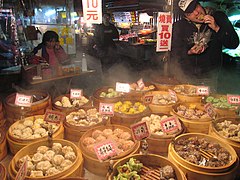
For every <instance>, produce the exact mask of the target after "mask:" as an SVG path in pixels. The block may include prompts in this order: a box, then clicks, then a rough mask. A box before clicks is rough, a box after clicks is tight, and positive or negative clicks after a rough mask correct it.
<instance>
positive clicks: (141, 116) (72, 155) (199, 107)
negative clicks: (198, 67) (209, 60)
mask: <svg viewBox="0 0 240 180" xmlns="http://www.w3.org/2000/svg"><path fill="white" fill-rule="evenodd" d="M125 84H126V83H125ZM129 87H130V89H131V91H130V92H123V91H121V92H119V91H116V89H117V88H116V87H115V85H112V86H105V87H101V88H99V89H97V90H96V91H95V92H94V93H93V94H92V95H90V96H86V95H82V96H81V98H71V93H70V94H63V95H60V96H58V97H56V98H54V99H53V101H52V100H51V97H50V96H49V94H48V93H46V92H42V91H36V90H33V91H28V92H26V94H27V95H31V96H32V97H33V98H34V99H33V103H32V106H30V107H19V106H17V105H15V103H14V98H15V97H16V93H13V94H11V95H10V96H7V97H6V98H5V100H4V102H3V106H2V104H0V122H4V123H2V124H6V123H5V120H6V121H7V123H8V126H9V128H8V131H6V130H5V131H4V129H3V128H2V129H3V130H2V131H0V134H1V136H0V143H1V144H0V148H1V151H0V152H3V153H2V154H1V153H0V158H2V159H3V158H4V157H5V156H6V154H7V149H6V145H5V144H6V141H7V144H8V146H9V150H10V152H11V153H12V154H14V157H13V159H12V160H11V162H10V163H9V166H8V167H7V168H5V167H4V166H2V165H1V164H0V170H1V172H7V171H8V174H9V176H10V179H15V178H16V176H19V173H18V172H19V171H22V167H24V166H25V165H26V164H27V171H26V179H35V178H37V179H82V178H84V169H85V170H87V171H89V172H90V173H92V174H95V175H96V177H106V178H107V179H109V180H110V179H121V178H122V179H123V178H126V179H130V178H135V179H139V178H141V179H164V178H165V179H170V178H174V179H180V180H181V179H190V180H191V179H204V180H205V179H207V180H212V179H215V178H218V179H234V178H235V177H239V173H238V172H239V171H240V168H239V156H240V150H239V147H240V123H239V122H240V118H239V117H238V116H237V114H236V111H237V109H238V106H237V105H236V104H229V103H228V98H229V97H228V96H227V95H219V94H210V95H205V94H201V93H199V92H198V91H199V88H200V89H201V88H203V89H202V90H204V87H198V86H194V85H185V84H176V83H175V84H167V83H165V84H160V83H159V82H158V83H156V82H154V83H144V86H142V85H141V86H140V84H139V82H138V83H131V84H130V86H129ZM103 106H109V107H112V108H113V113H112V112H111V113H110V114H107V113H105V114H104V113H103V110H102V109H101V108H103ZM50 110H51V111H50ZM46 112H47V113H49V112H50V113H54V112H58V113H60V114H61V115H63V117H64V118H62V119H61V121H60V122H59V123H51V122H46V121H45V120H46V119H45V118H46V114H47V113H46ZM45 113H46V114H45ZM170 120H174V121H170ZM170 122H174V123H175V124H174V125H172V126H171V127H172V129H171V130H170V131H166V129H165V130H164V129H163V128H164V126H163V125H166V124H167V123H170ZM141 123H146V124H147V127H148V129H147V130H148V131H149V134H150V135H149V136H148V137H147V138H144V139H142V140H139V139H136V138H135V137H136V135H135V134H134V133H133V129H132V128H133V127H134V125H136V124H141ZM164 123H165V124H164ZM0 125H1V123H0ZM168 125H169V124H168ZM170 125H171V124H170ZM169 127H170V126H169ZM173 127H176V128H173ZM166 128H168V127H166ZM5 134H6V135H5ZM4 143H5V144H4ZM103 147H105V150H107V151H109V152H111V153H112V154H111V155H109V156H107V157H105V158H101V155H102V154H104V152H102V151H103V150H104V148H103ZM106 148H112V149H110V150H109V149H106ZM105 153H106V152H105ZM6 169H7V170H6ZM5 174H7V173H5ZM5 174H4V173H1V176H3V178H2V179H4V178H5Z"/></svg>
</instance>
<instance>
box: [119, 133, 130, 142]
mask: <svg viewBox="0 0 240 180" xmlns="http://www.w3.org/2000/svg"><path fill="white" fill-rule="evenodd" d="M131 137H132V136H131V134H130V133H129V132H123V133H122V134H120V135H119V138H121V139H125V140H129V139H131Z"/></svg>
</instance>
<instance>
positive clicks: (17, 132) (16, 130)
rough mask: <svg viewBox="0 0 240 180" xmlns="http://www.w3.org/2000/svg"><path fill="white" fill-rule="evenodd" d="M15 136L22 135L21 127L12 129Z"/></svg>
mask: <svg viewBox="0 0 240 180" xmlns="http://www.w3.org/2000/svg"><path fill="white" fill-rule="evenodd" d="M12 135H13V136H17V137H21V136H22V131H21V130H20V129H14V130H13V131H12Z"/></svg>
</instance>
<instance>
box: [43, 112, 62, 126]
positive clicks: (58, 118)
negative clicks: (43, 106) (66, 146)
mask: <svg viewBox="0 0 240 180" xmlns="http://www.w3.org/2000/svg"><path fill="white" fill-rule="evenodd" d="M64 119H65V114H64V113H61V112H59V111H54V110H50V109H47V110H46V113H45V116H44V121H46V122H48V123H55V124H60V123H61V122H63V120H64Z"/></svg>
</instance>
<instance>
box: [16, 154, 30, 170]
mask: <svg viewBox="0 0 240 180" xmlns="http://www.w3.org/2000/svg"><path fill="white" fill-rule="evenodd" d="M31 160H32V159H31V157H30V156H29V155H26V156H23V157H22V158H20V159H19V160H18V163H17V165H18V167H19V168H20V167H21V166H22V164H23V163H24V162H25V161H30V162H31Z"/></svg>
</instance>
